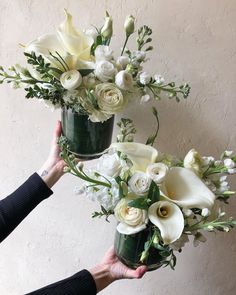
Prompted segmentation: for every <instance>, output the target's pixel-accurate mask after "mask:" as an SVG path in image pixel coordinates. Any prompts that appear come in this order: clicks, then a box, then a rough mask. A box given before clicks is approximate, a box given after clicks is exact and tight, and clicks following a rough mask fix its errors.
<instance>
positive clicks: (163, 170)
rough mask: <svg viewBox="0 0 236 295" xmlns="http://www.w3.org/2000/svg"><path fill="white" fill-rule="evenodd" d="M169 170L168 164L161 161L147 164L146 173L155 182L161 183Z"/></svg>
mask: <svg viewBox="0 0 236 295" xmlns="http://www.w3.org/2000/svg"><path fill="white" fill-rule="evenodd" d="M168 171H169V168H168V166H166V165H165V164H163V163H154V164H151V165H148V166H147V170H146V173H147V175H148V176H149V177H150V178H151V179H152V180H153V181H154V182H155V183H157V184H159V183H161V182H162V181H163V180H164V179H165V177H166V175H167V173H168Z"/></svg>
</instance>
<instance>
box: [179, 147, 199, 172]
mask: <svg viewBox="0 0 236 295" xmlns="http://www.w3.org/2000/svg"><path fill="white" fill-rule="evenodd" d="M202 164H203V162H202V158H201V156H200V155H199V153H198V152H197V151H196V150H195V149H191V150H190V151H189V152H188V153H187V155H186V156H185V158H184V167H185V168H188V169H191V170H193V171H194V172H195V173H196V174H199V173H200V171H201V166H202Z"/></svg>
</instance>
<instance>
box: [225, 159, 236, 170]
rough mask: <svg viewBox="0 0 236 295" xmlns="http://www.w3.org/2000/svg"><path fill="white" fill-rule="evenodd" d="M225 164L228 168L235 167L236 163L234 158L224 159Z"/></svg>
mask: <svg viewBox="0 0 236 295" xmlns="http://www.w3.org/2000/svg"><path fill="white" fill-rule="evenodd" d="M224 166H225V167H226V168H228V169H232V168H234V167H235V163H234V161H233V160H232V159H224Z"/></svg>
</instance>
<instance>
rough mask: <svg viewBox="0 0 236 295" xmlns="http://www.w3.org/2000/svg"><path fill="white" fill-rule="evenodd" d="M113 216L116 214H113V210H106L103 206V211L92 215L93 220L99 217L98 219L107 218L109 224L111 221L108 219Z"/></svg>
mask: <svg viewBox="0 0 236 295" xmlns="http://www.w3.org/2000/svg"><path fill="white" fill-rule="evenodd" d="M113 214H114V212H113V211H112V210H106V209H105V208H104V207H103V206H101V211H99V212H97V211H95V212H93V214H92V218H96V217H98V218H101V217H105V220H106V221H107V222H110V221H109V220H108V218H109V217H110V215H113Z"/></svg>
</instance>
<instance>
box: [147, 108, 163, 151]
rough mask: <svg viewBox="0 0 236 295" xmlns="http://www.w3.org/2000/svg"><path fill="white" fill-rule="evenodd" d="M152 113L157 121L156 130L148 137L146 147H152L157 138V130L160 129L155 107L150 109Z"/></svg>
mask: <svg viewBox="0 0 236 295" xmlns="http://www.w3.org/2000/svg"><path fill="white" fill-rule="evenodd" d="M152 113H153V115H154V117H155V119H156V121H157V128H156V131H155V133H154V134H153V135H150V136H149V137H148V139H147V141H146V145H151V146H153V144H154V142H155V140H156V138H157V135H158V132H159V128H160V122H159V117H158V112H157V109H156V108H155V107H152Z"/></svg>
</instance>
